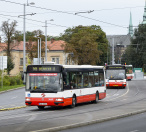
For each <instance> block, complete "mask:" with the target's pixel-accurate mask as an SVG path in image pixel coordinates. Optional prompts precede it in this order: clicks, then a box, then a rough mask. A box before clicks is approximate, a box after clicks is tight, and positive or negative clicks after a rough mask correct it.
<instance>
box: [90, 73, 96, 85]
mask: <svg viewBox="0 0 146 132" xmlns="http://www.w3.org/2000/svg"><path fill="white" fill-rule="evenodd" d="M94 85H95V84H94V72H89V87H94Z"/></svg>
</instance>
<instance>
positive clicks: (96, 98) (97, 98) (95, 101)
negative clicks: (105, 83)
mask: <svg viewBox="0 0 146 132" xmlns="http://www.w3.org/2000/svg"><path fill="white" fill-rule="evenodd" d="M98 100H99V97H98V93H96V97H95V100H94V103H97V102H98Z"/></svg>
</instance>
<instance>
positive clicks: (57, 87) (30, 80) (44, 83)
mask: <svg viewBox="0 0 146 132" xmlns="http://www.w3.org/2000/svg"><path fill="white" fill-rule="evenodd" d="M26 79H27V84H26V90H28V91H30V92H34V93H35V92H36V93H37V92H46V93H57V92H59V91H61V90H62V88H63V86H62V79H61V74H60V73H29V74H27V78H26Z"/></svg>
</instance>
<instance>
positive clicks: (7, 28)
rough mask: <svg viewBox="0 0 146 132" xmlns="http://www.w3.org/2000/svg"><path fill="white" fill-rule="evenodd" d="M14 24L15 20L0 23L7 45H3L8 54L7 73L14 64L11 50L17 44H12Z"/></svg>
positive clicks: (15, 23) (14, 32)
mask: <svg viewBox="0 0 146 132" xmlns="http://www.w3.org/2000/svg"><path fill="white" fill-rule="evenodd" d="M16 26H17V21H13V22H11V23H10V24H9V20H8V21H4V22H3V23H2V26H1V30H2V32H3V33H4V35H5V37H6V38H5V39H6V44H7V46H6V47H4V49H3V50H6V54H7V56H8V60H9V61H8V63H7V73H8V74H9V73H10V71H11V70H12V69H13V68H14V64H13V59H12V56H11V50H12V49H13V48H14V47H15V46H17V45H18V44H14V43H13V40H14V38H15V37H14V35H15V34H16V29H15V28H16Z"/></svg>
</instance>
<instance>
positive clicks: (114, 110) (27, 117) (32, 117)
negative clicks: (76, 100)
mask: <svg viewBox="0 0 146 132" xmlns="http://www.w3.org/2000/svg"><path fill="white" fill-rule="evenodd" d="M19 92H20V93H19ZM16 93H17V95H19V94H20V95H21V96H17V97H16ZM7 94H8V96H7ZM4 95H5V96H4ZM10 96H11V100H10V102H9V101H8V100H7V98H9V99H10ZM2 97H3V102H5V101H6V100H7V103H9V104H11V105H12V104H13V102H14V104H17V103H18V102H19V101H20V102H19V103H22V105H23V103H24V102H23V101H24V89H20V90H17V91H11V92H10V93H9V92H8V93H3V94H0V100H1V99H2ZM12 97H16V98H15V99H13V101H12ZM20 98H21V99H20ZM18 100H19V101H18ZM17 101H18V102H17ZM16 102H17V103H16ZM145 102H146V80H138V81H136V80H133V81H128V85H127V87H126V89H107V97H106V98H105V99H104V100H101V101H99V103H97V104H93V103H84V104H79V105H77V107H75V108H74V109H71V108H69V107H65V108H50V107H48V108H45V110H43V111H41V110H38V108H37V107H35V106H34V107H26V108H22V109H16V110H11V111H1V112H0V131H2V132H8V131H11V132H21V131H22V132H23V131H35V132H40V131H52V130H63V129H67V128H70V127H76V126H83V125H87V124H90V123H91V124H92V123H97V122H98V123H99V122H101V121H107V120H111V119H116V118H117V117H118V118H121V117H124V116H125V115H126V116H128V115H131V114H132V113H135V114H136V113H140V112H141V111H146V103H145ZM0 105H1V106H2V104H1V102H0ZM4 105H5V103H4ZM140 121H141V122H143V119H142V120H141V119H140V120H139V122H140Z"/></svg>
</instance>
